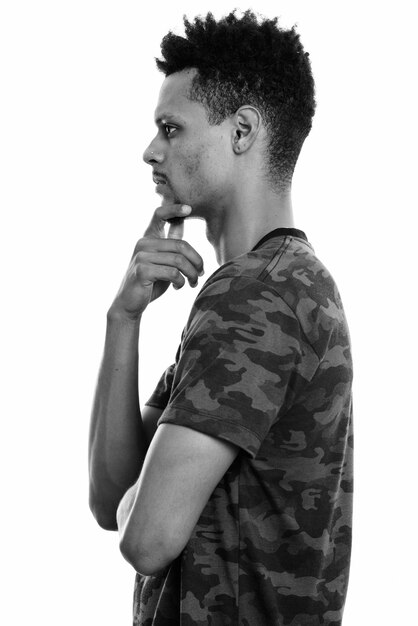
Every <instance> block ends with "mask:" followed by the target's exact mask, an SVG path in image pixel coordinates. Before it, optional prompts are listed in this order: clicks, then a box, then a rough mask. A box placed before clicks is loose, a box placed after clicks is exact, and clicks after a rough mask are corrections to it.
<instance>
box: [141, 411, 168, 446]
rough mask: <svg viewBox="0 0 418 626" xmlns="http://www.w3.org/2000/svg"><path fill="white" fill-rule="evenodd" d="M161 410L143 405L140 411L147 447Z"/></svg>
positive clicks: (155, 428)
mask: <svg viewBox="0 0 418 626" xmlns="http://www.w3.org/2000/svg"><path fill="white" fill-rule="evenodd" d="M162 412H163V409H157V407H155V406H148V405H145V406H144V407H143V408H142V409H141V418H142V423H143V425H144V430H145V435H146V438H147V445H148V446H149V445H150V443H151V441H152V438H153V437H154V435H155V431H156V430H157V422H158V420H159V419H160V416H161V413H162Z"/></svg>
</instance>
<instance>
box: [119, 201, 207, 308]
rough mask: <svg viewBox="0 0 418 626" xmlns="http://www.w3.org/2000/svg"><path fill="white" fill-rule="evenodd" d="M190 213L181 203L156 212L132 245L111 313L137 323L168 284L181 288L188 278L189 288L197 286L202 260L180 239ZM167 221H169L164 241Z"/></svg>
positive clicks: (201, 272)
mask: <svg viewBox="0 0 418 626" xmlns="http://www.w3.org/2000/svg"><path fill="white" fill-rule="evenodd" d="M190 211H191V208H190V207H188V206H187V205H182V204H168V205H165V206H160V207H158V209H156V210H155V212H154V215H153V217H152V219H151V222H150V225H149V226H148V228H147V229H146V231H145V233H144V236H143V237H142V239H140V240H139V241H138V242H137V244H136V246H135V249H134V253H133V255H132V258H131V262H130V264H129V267H128V270H127V272H126V274H125V277H124V279H123V281H122V284H121V286H120V289H119V291H118V293H117V295H116V298H115V300H114V301H113V304H112V306H111V309H110V310H111V311H112V312H117V313H118V314H121V315H123V316H125V317H127V318H130V319H132V320H137V319H139V317H140V316H141V315H142V313H143V312H144V310H145V309H146V307H147V306H148V304H149V303H150V302H152V301H153V300H156V299H157V298H159V297H160V296H161V295H162V294H163V293H165V292H166V291H167V289H168V287H169V286H170V283H173V287H174V288H175V289H181V287H183V285H184V284H185V282H186V280H185V278H187V279H188V281H189V283H190V286H191V287H196V285H197V279H198V277H199V276H202V274H203V259H202V257H201V256H200V254H198V253H197V252H196V250H195V249H194V248H192V246H191V245H190V244H188V243H187V241H183V240H182V236H183V231H184V218H185V216H186V215H189V214H190ZM166 222H171V223H170V228H169V231H168V235H167V238H166V237H165V232H164V226H165V223H166ZM183 275H184V276H183Z"/></svg>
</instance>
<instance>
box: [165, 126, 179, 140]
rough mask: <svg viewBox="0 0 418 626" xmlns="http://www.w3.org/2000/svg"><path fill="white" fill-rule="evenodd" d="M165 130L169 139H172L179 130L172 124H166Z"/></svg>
mask: <svg viewBox="0 0 418 626" xmlns="http://www.w3.org/2000/svg"><path fill="white" fill-rule="evenodd" d="M164 130H165V134H166V135H167V137H172V136H173V133H175V132H176V130H177V128H176V127H175V126H172V125H171V124H164Z"/></svg>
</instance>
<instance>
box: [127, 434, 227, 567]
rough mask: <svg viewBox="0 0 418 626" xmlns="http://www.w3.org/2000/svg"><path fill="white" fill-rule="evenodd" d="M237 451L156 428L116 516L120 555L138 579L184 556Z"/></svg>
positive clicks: (202, 437)
mask: <svg viewBox="0 0 418 626" xmlns="http://www.w3.org/2000/svg"><path fill="white" fill-rule="evenodd" d="M238 451H239V448H238V447H237V446H235V445H234V444H232V443H229V442H227V441H225V440H222V439H218V438H216V437H212V436H210V435H206V434H204V433H202V432H199V431H197V430H193V429H191V428H186V427H184V426H178V425H174V424H161V425H160V426H159V427H158V428H157V432H156V434H155V436H154V439H153V441H152V443H151V445H150V447H149V449H148V452H147V456H146V459H145V462H144V466H143V469H142V472H141V475H140V477H139V479H138V481H137V483H136V484H135V485H133V487H131V488H130V489H129V490H128V491H127V492H126V494H125V495H124V497H123V499H122V501H121V503H120V505H119V508H118V512H117V521H118V528H119V535H120V549H121V552H122V554H123V556H124V557H125V558H126V560H127V561H128V562H129V563H130V564H131V565H132V566H133V567H134V569H135V570H136V571H138V572H140V573H142V574H145V575H148V574H155V573H156V572H158V571H159V570H161V569H162V568H163V567H165V566H166V565H168V564H169V563H171V562H172V561H173V560H174V559H175V558H176V557H177V556H178V555H179V554H180V552H181V551H182V550H183V548H184V547H185V545H186V543H187V541H188V540H189V538H190V535H191V533H192V531H193V528H194V527H195V525H196V523H197V521H198V519H199V517H200V514H201V513H202V511H203V508H204V507H205V505H206V503H207V501H208V500H209V497H210V495H211V494H212V492H213V491H214V489H215V487H216V485H217V484H218V483H219V481H220V480H221V478H222V476H223V475H224V474H225V472H226V471H227V469H228V467H229V466H230V465H231V463H232V462H233V460H234V459H235V457H236V456H237V454H238Z"/></svg>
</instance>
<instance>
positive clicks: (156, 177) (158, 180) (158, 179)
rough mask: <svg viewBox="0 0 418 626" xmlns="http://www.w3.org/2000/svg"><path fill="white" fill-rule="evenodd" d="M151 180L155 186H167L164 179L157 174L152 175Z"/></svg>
mask: <svg viewBox="0 0 418 626" xmlns="http://www.w3.org/2000/svg"><path fill="white" fill-rule="evenodd" d="M152 180H153V181H154V183H155V184H156V185H166V184H167V179H166V178H164V177H163V176H159V175H158V174H154V175H153V177H152Z"/></svg>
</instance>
